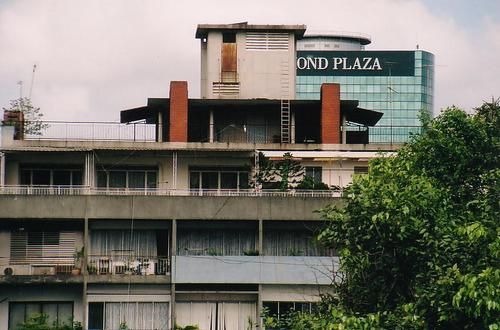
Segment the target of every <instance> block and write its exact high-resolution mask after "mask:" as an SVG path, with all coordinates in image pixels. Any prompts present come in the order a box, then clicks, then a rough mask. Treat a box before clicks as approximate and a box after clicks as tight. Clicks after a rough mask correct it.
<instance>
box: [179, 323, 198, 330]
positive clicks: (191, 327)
mask: <svg viewBox="0 0 500 330" xmlns="http://www.w3.org/2000/svg"><path fill="white" fill-rule="evenodd" d="M175 330H200V327H199V326H198V325H186V326H184V327H183V326H180V325H178V324H176V325H175Z"/></svg>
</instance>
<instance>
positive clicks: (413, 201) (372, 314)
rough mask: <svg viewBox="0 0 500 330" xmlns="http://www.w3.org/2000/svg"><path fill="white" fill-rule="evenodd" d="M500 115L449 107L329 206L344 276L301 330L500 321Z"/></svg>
mask: <svg viewBox="0 0 500 330" xmlns="http://www.w3.org/2000/svg"><path fill="white" fill-rule="evenodd" d="M499 118H500V104H499V102H498V100H492V102H489V103H488V102H487V103H484V104H483V105H482V106H481V107H479V108H478V109H476V113H475V114H474V115H468V114H466V113H465V112H463V111H461V110H460V109H458V108H456V107H451V108H448V109H447V110H445V111H444V112H443V113H442V114H441V115H440V116H439V117H437V118H436V119H434V120H431V121H427V122H426V123H425V126H424V130H423V133H422V134H421V135H419V136H416V137H415V138H414V139H413V140H412V141H411V142H410V143H408V144H407V145H406V146H404V147H403V148H402V149H401V150H400V151H399V152H398V153H397V155H395V156H392V157H382V158H378V159H375V160H373V161H372V162H371V163H370V167H369V172H368V174H367V175H362V176H358V177H355V178H354V181H353V183H352V185H351V186H350V187H348V188H347V189H346V190H345V192H344V198H345V201H346V205H345V207H344V208H337V207H335V206H329V207H327V208H325V209H324V210H322V213H323V216H324V217H325V218H326V219H328V220H329V223H328V226H327V227H326V228H325V229H324V230H323V231H322V232H321V234H320V235H319V239H320V240H321V241H322V242H323V243H324V244H326V245H327V246H330V247H334V248H335V249H336V250H337V251H340V255H339V257H340V260H341V265H342V266H341V267H342V268H341V271H342V274H341V275H342V276H341V280H340V281H338V282H337V283H335V284H334V286H335V289H336V294H335V295H334V296H330V297H328V298H327V299H324V301H323V304H322V305H321V308H320V309H319V311H318V312H317V313H315V314H312V315H306V314H296V315H294V320H293V322H292V323H293V324H294V326H293V327H294V328H296V329H304V328H307V329H499V328H500V286H499V283H500V226H499V219H500V211H499V210H500V207H499V196H500V194H499V179H500V169H499V165H500V159H499V157H500V126H499Z"/></svg>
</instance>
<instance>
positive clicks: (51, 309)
mask: <svg viewBox="0 0 500 330" xmlns="http://www.w3.org/2000/svg"><path fill="white" fill-rule="evenodd" d="M42 313H44V314H47V316H48V318H47V323H48V324H57V323H58V321H59V322H61V323H62V322H66V321H68V320H58V319H57V303H44V304H42Z"/></svg>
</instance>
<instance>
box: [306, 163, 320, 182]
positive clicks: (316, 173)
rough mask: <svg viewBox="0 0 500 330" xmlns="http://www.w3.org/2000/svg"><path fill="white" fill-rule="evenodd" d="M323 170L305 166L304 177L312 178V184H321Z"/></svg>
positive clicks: (318, 167) (317, 167)
mask: <svg viewBox="0 0 500 330" xmlns="http://www.w3.org/2000/svg"><path fill="white" fill-rule="evenodd" d="M322 172H323V169H322V167H321V166H306V176H308V177H310V178H312V179H313V180H314V182H322V181H323V177H322Z"/></svg>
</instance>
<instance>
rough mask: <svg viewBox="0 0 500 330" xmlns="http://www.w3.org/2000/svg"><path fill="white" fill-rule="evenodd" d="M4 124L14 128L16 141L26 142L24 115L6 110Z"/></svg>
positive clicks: (16, 111) (20, 112)
mask: <svg viewBox="0 0 500 330" xmlns="http://www.w3.org/2000/svg"><path fill="white" fill-rule="evenodd" d="M2 124H3V125H5V126H14V140H24V113H23V112H22V111H18V110H5V111H4V113H3V121H2Z"/></svg>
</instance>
